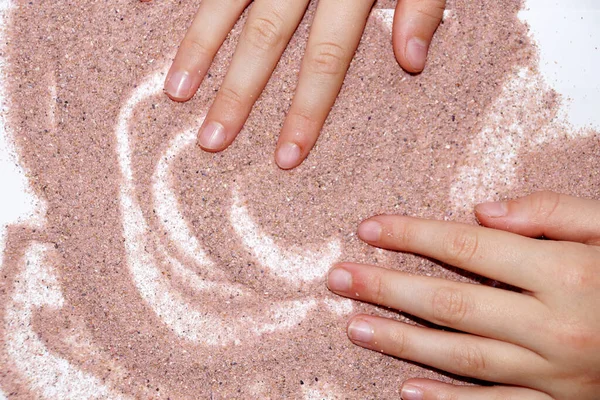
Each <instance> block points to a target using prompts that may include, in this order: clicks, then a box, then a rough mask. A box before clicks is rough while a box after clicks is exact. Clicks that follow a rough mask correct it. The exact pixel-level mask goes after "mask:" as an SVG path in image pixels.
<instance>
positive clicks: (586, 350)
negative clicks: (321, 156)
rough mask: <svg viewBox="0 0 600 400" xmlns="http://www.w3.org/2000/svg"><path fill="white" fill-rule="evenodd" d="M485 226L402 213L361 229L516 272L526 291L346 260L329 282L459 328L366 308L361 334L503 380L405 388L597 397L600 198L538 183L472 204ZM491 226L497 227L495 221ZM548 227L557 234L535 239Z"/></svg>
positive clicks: (406, 246) (497, 273) (445, 394)
mask: <svg viewBox="0 0 600 400" xmlns="http://www.w3.org/2000/svg"><path fill="white" fill-rule="evenodd" d="M475 211H476V214H477V217H478V218H479V221H481V223H482V224H483V225H485V226H487V227H488V228H484V227H476V226H470V225H464V224H458V223H450V222H438V221H429V220H422V219H416V218H409V217H399V216H378V217H374V218H372V219H369V220H367V221H365V222H363V223H362V224H361V225H360V227H359V228H358V233H359V236H360V237H361V238H362V239H363V240H364V241H366V242H367V243H369V244H371V245H373V246H378V247H382V248H386V249H392V250H399V251H407V252H413V253H417V254H422V255H424V256H426V257H431V258H435V259H437V260H440V261H442V262H445V263H448V264H451V265H454V266H457V267H460V268H462V269H465V270H468V271H472V272H475V273H477V274H480V275H483V276H487V277H489V278H492V279H495V280H498V281H501V282H505V283H508V284H510V285H513V286H516V287H519V288H521V289H522V292H521V293H516V292H513V291H507V290H502V289H497V288H492V287H489V286H483V285H476V284H466V283H456V282H451V281H447V280H444V279H434V278H427V277H422V276H412V275H408V274H405V273H402V272H397V271H392V270H389V269H384V268H379V267H373V266H366V265H357V264H341V265H339V266H336V267H334V268H333V269H332V270H331V271H330V272H329V279H328V285H329V288H330V289H331V290H332V291H334V292H336V293H338V294H340V295H343V296H346V297H351V298H356V299H359V300H363V301H368V302H372V303H376V304H381V305H384V306H388V307H392V308H395V309H398V310H402V311H404V312H406V313H408V314H412V315H414V316H416V317H419V318H423V319H425V320H428V321H430V322H432V323H434V324H437V325H441V326H445V327H449V328H452V329H455V330H457V331H461V332H464V333H460V332H452V331H443V330H438V329H430V328H423V327H417V326H413V325H407V324H404V323H401V322H397V321H392V320H389V319H385V318H377V317H372V316H368V315H359V316H355V317H354V318H352V320H351V321H350V323H349V325H348V336H349V337H350V339H351V340H352V341H353V342H354V343H355V344H357V345H359V346H363V347H366V348H369V349H372V350H376V351H382V352H384V353H387V354H391V355H394V356H397V357H400V358H403V359H407V360H412V361H415V362H417V363H421V364H426V365H429V366H432V367H434V368H438V369H441V370H444V371H448V372H451V373H453V374H459V375H463V376H468V377H472V378H477V379H482V380H485V381H490V382H496V383H499V384H501V385H498V386H492V387H472V386H453V385H448V384H444V383H440V382H436V381H431V380H425V379H411V380H408V381H406V382H405V383H404V386H403V387H402V398H403V399H406V400H413V399H424V400H430V399H461V400H463V399H465V400H466V399H565V400H567V399H569V400H570V399H578V400H585V399H597V398H598V395H599V393H600V309H599V307H600V202H598V201H592V200H583V199H579V198H574V197H569V196H564V195H557V194H554V193H537V194H534V195H531V196H528V197H525V198H522V199H519V200H514V201H509V202H504V203H487V204H482V205H479V206H477V207H476V208H475ZM490 228H492V229H490ZM542 236H543V237H544V238H547V239H551V240H538V239H532V238H537V237H542Z"/></svg>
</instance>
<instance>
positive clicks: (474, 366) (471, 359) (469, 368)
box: [454, 345, 486, 377]
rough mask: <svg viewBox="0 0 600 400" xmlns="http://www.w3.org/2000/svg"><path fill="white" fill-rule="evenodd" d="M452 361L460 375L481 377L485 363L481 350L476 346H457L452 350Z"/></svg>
mask: <svg viewBox="0 0 600 400" xmlns="http://www.w3.org/2000/svg"><path fill="white" fill-rule="evenodd" d="M454 361H455V363H456V367H457V368H458V371H459V373H460V374H461V375H465V376H470V377H479V376H482V375H483V373H484V371H485V368H486V362H485V357H484V356H483V353H482V352H481V349H479V348H478V347H476V346H468V345H464V346H458V347H456V348H455V349H454Z"/></svg>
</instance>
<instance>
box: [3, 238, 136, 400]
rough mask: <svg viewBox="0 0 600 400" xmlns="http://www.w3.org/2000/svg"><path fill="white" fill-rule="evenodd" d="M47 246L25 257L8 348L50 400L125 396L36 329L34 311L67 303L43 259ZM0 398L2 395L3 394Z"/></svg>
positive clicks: (9, 318)
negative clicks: (54, 346) (63, 354)
mask: <svg viewBox="0 0 600 400" xmlns="http://www.w3.org/2000/svg"><path fill="white" fill-rule="evenodd" d="M49 249H50V247H49V246H48V245H42V244H40V243H34V244H32V245H30V246H29V248H28V249H27V250H26V252H25V256H24V257H23V262H22V266H23V270H22V271H21V273H20V274H19V275H18V277H17V278H16V279H15V281H14V282H15V290H14V294H13V296H12V298H11V300H10V301H9V302H8V304H7V305H6V316H5V321H4V322H5V331H6V332H7V341H6V349H7V353H8V355H9V357H10V358H11V359H12V360H13V362H14V363H15V365H16V367H17V369H18V370H19V373H20V374H21V375H22V376H23V377H25V378H26V379H27V380H28V381H29V384H30V387H31V388H32V389H33V390H36V391H38V392H39V393H40V395H41V396H43V397H44V398H48V399H73V400H76V399H97V398H110V399H125V398H127V397H124V396H121V395H120V394H118V393H117V392H115V391H114V390H112V389H111V388H109V387H108V386H106V385H104V384H102V382H101V381H100V380H99V379H98V378H96V377H94V376H93V375H90V374H88V373H85V372H83V371H81V370H79V369H78V368H76V367H74V366H73V365H71V364H70V363H69V362H68V361H67V360H65V359H64V358H61V357H58V356H56V355H54V354H52V353H51V352H50V351H49V350H48V348H47V347H46V345H45V344H44V342H43V341H42V340H41V339H40V337H39V336H38V334H37V333H36V332H35V331H34V330H33V328H32V327H33V321H32V319H33V313H34V311H35V310H37V309H39V308H41V307H49V308H53V309H56V308H61V307H62V306H63V303H64V299H63V296H62V293H61V291H60V286H59V284H58V281H57V279H56V276H55V275H54V272H53V270H52V268H51V267H50V266H49V265H48V264H47V262H46V261H45V260H44V257H45V254H46V252H47V251H49ZM0 398H1V396H0Z"/></svg>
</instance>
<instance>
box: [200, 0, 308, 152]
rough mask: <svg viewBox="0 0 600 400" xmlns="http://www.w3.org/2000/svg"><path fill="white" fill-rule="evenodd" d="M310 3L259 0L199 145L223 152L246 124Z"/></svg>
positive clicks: (212, 108)
mask: <svg viewBox="0 0 600 400" xmlns="http://www.w3.org/2000/svg"><path fill="white" fill-rule="evenodd" d="M307 4H308V0H301V1H300V0H286V1H281V0H259V1H256V2H255V3H254V5H253V7H252V10H250V14H249V15H248V21H247V22H246V25H245V26H244V29H243V31H242V35H241V37H240V41H239V43H238V46H237V48H236V51H235V54H234V56H233V60H232V61H231V66H230V67H229V70H228V71H227V75H226V76H225V80H224V81H223V84H222V86H221V88H220V89H219V92H218V93H217V97H216V99H215V101H214V103H213V105H212V106H211V108H210V110H209V111H208V114H207V116H206V119H205V121H204V123H203V124H202V127H201V128H200V132H199V134H198V144H199V145H200V147H202V148H203V149H204V150H207V151H221V150H223V149H225V148H226V147H227V146H229V145H230V144H231V142H233V140H234V139H235V137H236V136H237V134H238V133H239V131H240V130H241V129H242V126H243V125H244V123H245V122H246V119H247V118H248V115H249V114H250V111H251V109H252V106H253V105H254V102H255V101H256V99H257V98H258V96H260V94H261V92H262V91H263V89H264V87H265V85H266V84H267V82H268V80H269V77H270V76H271V74H272V72H273V70H274V69H275V66H276V65H277V62H278V61H279V58H280V57H281V54H282V53H283V51H284V49H285V47H286V45H287V43H288V42H289V40H290V38H291V37H292V34H293V33H294V30H295V29H296V27H297V26H298V24H299V23H300V20H301V19H302V16H303V14H304V11H305V9H306V6H307Z"/></svg>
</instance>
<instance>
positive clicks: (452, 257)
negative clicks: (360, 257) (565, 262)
mask: <svg viewBox="0 0 600 400" xmlns="http://www.w3.org/2000/svg"><path fill="white" fill-rule="evenodd" d="M358 235H359V237H360V238H361V239H362V240H364V241H366V242H367V243H369V244H371V245H373V246H377V247H382V248H385V249H390V250H399V251H407V252H411V253H416V254H420V255H423V256H426V257H431V258H434V259H436V260H439V261H442V262H444V263H447V264H450V265H454V266H455V267H458V268H462V269H465V270H468V271H471V272H474V273H476V274H479V275H482V276H486V277H488V278H492V279H495V280H498V281H501V282H505V283H508V284H511V285H514V286H517V287H520V288H523V289H527V290H530V291H536V290H537V289H539V287H541V286H543V284H544V283H545V280H544V278H545V276H544V275H545V274H546V273H547V264H548V259H552V256H553V254H552V252H553V251H556V250H553V248H551V247H548V246H545V245H544V243H542V242H540V241H539V240H535V239H530V238H524V237H521V236H518V235H515V234H512V233H508V232H502V231H498V230H494V229H488V228H482V227H479V226H473V225H467V224H460V223H453V222H446V221H433V220H425V219H420V218H411V217H403V216H396V215H381V216H378V217H374V218H370V219H368V220H366V221H364V222H363V223H361V224H360V226H359V227H358Z"/></svg>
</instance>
